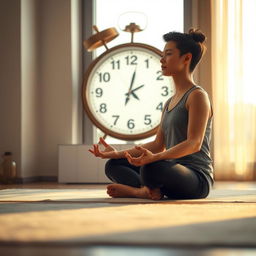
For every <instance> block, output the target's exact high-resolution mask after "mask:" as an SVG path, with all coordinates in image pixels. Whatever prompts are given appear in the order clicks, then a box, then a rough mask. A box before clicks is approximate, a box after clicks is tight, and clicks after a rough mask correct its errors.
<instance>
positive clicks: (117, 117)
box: [112, 115, 120, 125]
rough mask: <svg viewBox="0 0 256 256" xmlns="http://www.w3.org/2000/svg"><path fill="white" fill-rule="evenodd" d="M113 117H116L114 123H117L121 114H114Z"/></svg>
mask: <svg viewBox="0 0 256 256" xmlns="http://www.w3.org/2000/svg"><path fill="white" fill-rule="evenodd" d="M112 117H114V118H115V121H114V125H116V123H117V120H118V119H119V117H120V116H116V115H113V116H112Z"/></svg>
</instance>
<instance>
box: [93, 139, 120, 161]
mask: <svg viewBox="0 0 256 256" xmlns="http://www.w3.org/2000/svg"><path fill="white" fill-rule="evenodd" d="M100 144H102V145H103V146H104V147H105V148H104V150H100V148H99V146H100ZM89 152H91V153H92V154H93V155H94V156H96V157H101V158H119V154H118V152H117V150H116V149H115V148H114V147H112V146H110V145H109V144H107V142H106V141H105V140H104V139H103V138H100V141H99V143H98V144H94V145H93V148H92V149H89Z"/></svg>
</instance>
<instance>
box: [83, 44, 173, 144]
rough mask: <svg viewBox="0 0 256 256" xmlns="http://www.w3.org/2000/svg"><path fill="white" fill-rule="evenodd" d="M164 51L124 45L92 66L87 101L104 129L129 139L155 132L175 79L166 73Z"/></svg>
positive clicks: (85, 86) (92, 116) (85, 94)
mask: <svg viewBox="0 0 256 256" xmlns="http://www.w3.org/2000/svg"><path fill="white" fill-rule="evenodd" d="M160 54H161V52H160V51H159V50H157V49H156V48H153V47H151V46H147V45H144V44H136V43H131V44H124V45H120V46H117V47H114V48H111V49H110V50H108V51H106V52H105V53H103V54H102V55H101V56H100V57H98V58H97V59H96V60H95V61H94V62H93V63H92V64H91V66H90V67H89V69H88V71H87V73H86V75H85V80H84V84H83V103H84V106H85V110H86V111H87V113H88V114H89V117H90V119H91V120H92V121H93V123H94V124H95V125H96V126H97V127H99V128H100V129H101V130H102V131H103V132H105V133H106V134H109V135H111V136H113V137H116V138H119V139H126V140H135V139H142V138H146V137H148V136H151V135H153V134H154V133H155V132H156V129H157V127H158V125H159V123H160V120H161V113H162V110H163V107H164V104H165V102H166V101H167V99H168V98H169V97H170V96H171V95H172V94H173V82H172V80H171V79H170V78H169V77H165V76H163V75H162V71H161V64H160Z"/></svg>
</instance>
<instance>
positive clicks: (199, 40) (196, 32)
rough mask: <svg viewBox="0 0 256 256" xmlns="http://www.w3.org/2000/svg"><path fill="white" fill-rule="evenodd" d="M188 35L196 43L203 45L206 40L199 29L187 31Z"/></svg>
mask: <svg viewBox="0 0 256 256" xmlns="http://www.w3.org/2000/svg"><path fill="white" fill-rule="evenodd" d="M188 34H189V35H190V36H191V37H192V38H193V40H194V41H196V42H197V43H203V42H204V41H205V40H206V36H205V35H204V34H203V33H202V32H201V31H200V29H194V28H191V29H189V31H188Z"/></svg>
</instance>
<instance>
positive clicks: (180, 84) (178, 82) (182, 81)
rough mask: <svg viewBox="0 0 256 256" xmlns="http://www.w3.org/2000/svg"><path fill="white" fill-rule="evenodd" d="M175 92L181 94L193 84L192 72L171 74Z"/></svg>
mask: <svg viewBox="0 0 256 256" xmlns="http://www.w3.org/2000/svg"><path fill="white" fill-rule="evenodd" d="M172 77H173V81H174V85H175V91H176V94H182V93H184V92H185V91H187V90H188V89H189V88H191V87H192V86H194V85H195V83H194V79H193V75H192V74H187V75H184V74H177V75H173V76H172Z"/></svg>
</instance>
